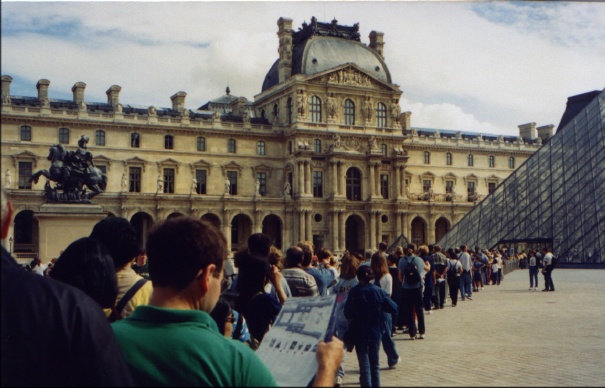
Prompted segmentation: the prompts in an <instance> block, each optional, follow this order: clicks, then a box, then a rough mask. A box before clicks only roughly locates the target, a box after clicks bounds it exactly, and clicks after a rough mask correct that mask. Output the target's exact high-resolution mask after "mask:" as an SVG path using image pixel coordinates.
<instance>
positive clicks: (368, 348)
mask: <svg viewBox="0 0 605 388" xmlns="http://www.w3.org/2000/svg"><path fill="white" fill-rule="evenodd" d="M355 351H356V352H357V360H358V361H359V384H360V385H361V386H362V387H380V363H379V360H378V358H379V351H380V339H378V340H376V341H368V340H365V341H363V340H362V341H359V342H356V343H355Z"/></svg>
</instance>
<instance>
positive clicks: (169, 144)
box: [164, 135, 174, 150]
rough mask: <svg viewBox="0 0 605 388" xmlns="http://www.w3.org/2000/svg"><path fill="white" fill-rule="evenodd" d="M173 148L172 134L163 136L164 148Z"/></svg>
mask: <svg viewBox="0 0 605 388" xmlns="http://www.w3.org/2000/svg"><path fill="white" fill-rule="evenodd" d="M173 148H174V137H172V135H166V136H164V149H167V150H171V149H173Z"/></svg>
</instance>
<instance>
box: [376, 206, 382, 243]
mask: <svg viewBox="0 0 605 388" xmlns="http://www.w3.org/2000/svg"><path fill="white" fill-rule="evenodd" d="M381 241H382V221H381V219H380V212H376V244H378V243H379V242H381Z"/></svg>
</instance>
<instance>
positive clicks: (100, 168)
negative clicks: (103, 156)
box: [95, 164, 107, 175]
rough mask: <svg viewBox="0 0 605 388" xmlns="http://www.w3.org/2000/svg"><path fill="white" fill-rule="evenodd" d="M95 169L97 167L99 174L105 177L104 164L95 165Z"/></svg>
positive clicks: (105, 168) (105, 169)
mask: <svg viewBox="0 0 605 388" xmlns="http://www.w3.org/2000/svg"><path fill="white" fill-rule="evenodd" d="M95 167H97V168H98V169H99V170H101V172H102V173H103V174H105V175H107V166H106V165H104V164H99V165H95Z"/></svg>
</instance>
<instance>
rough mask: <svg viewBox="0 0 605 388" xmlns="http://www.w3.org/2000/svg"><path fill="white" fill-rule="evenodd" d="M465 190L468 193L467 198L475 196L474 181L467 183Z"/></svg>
mask: <svg viewBox="0 0 605 388" xmlns="http://www.w3.org/2000/svg"><path fill="white" fill-rule="evenodd" d="M466 189H467V191H468V195H469V196H473V195H475V182H474V181H470V182H467V183H466Z"/></svg>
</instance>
